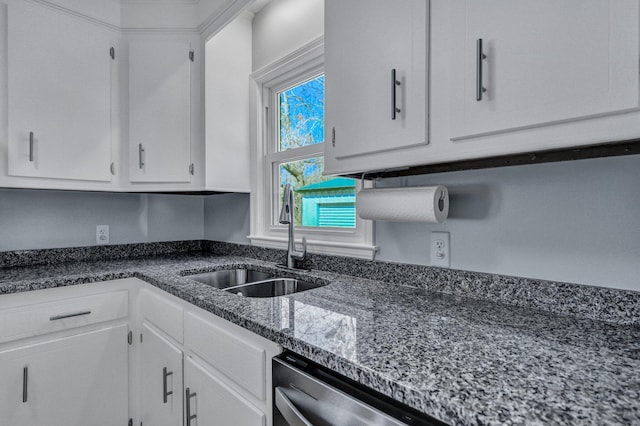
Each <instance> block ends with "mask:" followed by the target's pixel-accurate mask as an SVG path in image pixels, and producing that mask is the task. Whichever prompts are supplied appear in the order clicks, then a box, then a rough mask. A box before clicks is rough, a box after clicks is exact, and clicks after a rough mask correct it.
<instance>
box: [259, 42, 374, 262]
mask: <svg viewBox="0 0 640 426" xmlns="http://www.w3.org/2000/svg"><path fill="white" fill-rule="evenodd" d="M323 72H324V38H323V37H320V38H318V39H316V40H314V41H312V42H311V43H308V44H307V45H305V46H303V47H302V48H300V49H298V50H296V51H295V52H293V53H291V54H289V55H287V56H285V57H283V58H281V59H280V60H278V61H276V62H274V63H272V64H270V65H267V66H265V67H264V68H261V69H260V70H258V71H256V72H254V73H253V74H251V164H252V165H253V166H254V167H252V168H251V235H249V236H248V238H249V239H250V240H251V243H252V245H256V246H261V247H271V248H279V249H286V248H287V226H286V225H281V224H277V223H276V224H274V223H272V217H277V213H278V204H275V203H274V202H273V200H274V197H272V195H271V194H272V193H273V191H278V185H279V182H278V181H277V179H274V174H275V175H276V176H277V171H276V169H277V164H278V163H279V162H282V161H292V160H298V159H304V158H310V157H316V156H320V155H324V152H323V144H315V145H309V146H305V147H301V148H296V149H295V156H292V153H291V152H287V151H283V152H277V149H276V144H277V135H276V132H277V129H276V128H274V127H276V126H275V119H274V118H273V114H274V113H277V111H278V105H277V93H279V92H281V91H283V90H286V89H288V88H290V87H292V85H295V84H299V83H301V82H304V81H305V80H308V79H310V78H313V77H315V76H317V75H320V74H322V73H323ZM363 185H364V186H365V187H369V186H370V183H369V182H364V183H362V181H360V183H358V187H362V186H363ZM295 235H296V242H297V243H298V248H299V247H300V244H301V240H302V237H303V236H304V237H306V239H307V251H309V252H311V253H321V254H331V255H339V256H349V257H359V258H365V259H373V258H374V256H375V253H376V251H377V247H376V246H375V245H374V244H373V239H374V228H373V221H369V220H362V219H360V218H359V217H357V216H356V228H355V229H353V228H348V229H347V228H320V227H313V228H312V227H296V229H295Z"/></svg>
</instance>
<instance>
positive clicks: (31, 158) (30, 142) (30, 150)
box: [29, 132, 33, 162]
mask: <svg viewBox="0 0 640 426" xmlns="http://www.w3.org/2000/svg"><path fill="white" fill-rule="evenodd" d="M29 161H30V162H33V132H29Z"/></svg>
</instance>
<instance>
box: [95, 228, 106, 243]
mask: <svg viewBox="0 0 640 426" xmlns="http://www.w3.org/2000/svg"><path fill="white" fill-rule="evenodd" d="M96 244H98V245H102V244H109V225H97V226H96Z"/></svg>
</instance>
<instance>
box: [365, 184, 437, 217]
mask: <svg viewBox="0 0 640 426" xmlns="http://www.w3.org/2000/svg"><path fill="white" fill-rule="evenodd" d="M356 211H357V212H358V216H360V217H361V218H362V219H368V220H389V221H394V222H430V223H442V222H443V221H444V220H445V219H446V218H447V215H448V214H449V192H448V191H447V188H446V187H444V186H441V185H438V186H415V187H406V188H374V189H363V190H361V191H360V192H358V195H357V197H356Z"/></svg>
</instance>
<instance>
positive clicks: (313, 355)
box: [0, 253, 640, 425]
mask: <svg viewBox="0 0 640 426" xmlns="http://www.w3.org/2000/svg"><path fill="white" fill-rule="evenodd" d="M239 265H253V266H255V267H257V268H259V269H260V268H262V269H273V265H274V264H273V263H269V262H264V261H259V260H254V259H249V258H245V257H235V256H214V255H210V254H194V253H192V254H178V255H172V256H165V257H161V258H153V259H137V260H136V259H134V260H110V261H101V262H74V263H63V264H57V265H53V266H52V265H46V266H44V265H43V266H31V267H29V266H24V267H13V268H5V269H2V270H0V294H2V293H15V292H20V291H29V290H36V289H41V288H51V287H57V286H65V285H73V284H80V283H86V282H94V281H104V280H111V279H118V278H126V277H138V278H140V279H142V280H144V281H147V282H149V283H151V284H153V285H155V286H157V287H159V288H161V289H163V290H165V291H167V292H169V293H171V294H174V295H176V296H178V297H180V298H182V299H184V300H186V301H188V302H190V303H193V304H195V305H197V306H199V307H201V308H204V309H206V310H208V311H210V312H212V313H214V314H216V315H219V316H221V317H223V318H225V319H227V320H229V321H231V322H233V323H235V324H238V325H240V326H243V327H245V328H247V329H249V330H251V331H253V332H255V333H257V334H259V335H262V336H264V337H266V338H268V339H270V340H273V341H275V342H277V343H279V344H281V345H282V346H283V347H284V348H287V349H290V350H292V351H293V352H296V353H298V354H300V355H302V356H305V357H307V358H309V359H311V360H313V361H316V362H318V363H319V364H321V365H324V366H326V367H329V368H331V369H333V370H335V371H337V372H339V373H341V374H343V375H345V376H347V377H349V378H351V379H354V380H356V381H358V382H360V383H362V384H364V385H366V386H369V387H371V388H373V389H375V390H377V391H380V392H382V393H383V394H386V395H388V396H390V397H392V398H394V399H396V400H398V401H401V402H404V403H405V404H408V405H409V406H411V407H414V408H416V409H418V410H419V411H422V412H424V413H426V414H429V415H431V416H433V417H436V418H438V419H440V420H442V421H445V422H447V423H451V424H465V425H466V424H469V425H471V424H484V425H498V424H500V425H502V424H598V425H604V424H640V327H638V326H637V325H635V326H634V325H619V324H611V323H606V322H600V321H594V320H590V319H579V318H575V317H570V316H560V315H555V314H552V313H548V312H544V311H540V310H536V309H531V308H525V307H516V306H508V305H503V304H499V303H495V302H492V301H487V300H477V299H470V298H464V297H460V296H454V295H447V294H443V293H435V292H429V291H427V290H425V289H421V288H415V287H409V286H403V285H398V284H390V283H385V282H380V281H373V280H368V279H363V278H355V277H351V276H346V275H339V274H334V273H329V272H322V271H310V272H308V273H305V274H304V277H305V278H307V279H309V280H312V281H313V280H327V281H328V282H330V284H328V285H326V286H324V287H321V288H318V289H314V290H309V291H306V292H301V293H297V294H294V295H290V296H285V297H276V298H267V299H257V298H243V297H239V296H236V295H233V294H230V293H227V292H225V291H222V290H218V289H215V288H211V287H208V286H206V285H204V284H200V283H198V282H196V281H194V280H192V279H190V278H189V277H188V276H185V274H188V273H197V272H205V271H209V270H215V269H224V268H227V267H231V266H239ZM0 300H1V296H0Z"/></svg>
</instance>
